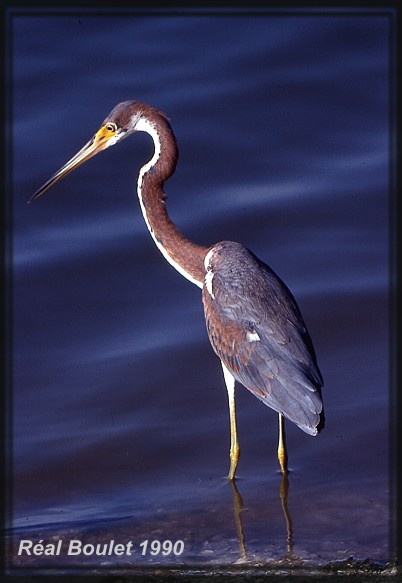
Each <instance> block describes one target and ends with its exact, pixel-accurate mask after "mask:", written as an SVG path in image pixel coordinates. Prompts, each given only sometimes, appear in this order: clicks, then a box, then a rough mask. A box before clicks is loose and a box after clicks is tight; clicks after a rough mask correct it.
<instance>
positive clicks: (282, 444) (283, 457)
mask: <svg viewBox="0 0 402 583" xmlns="http://www.w3.org/2000/svg"><path fill="white" fill-rule="evenodd" d="M278 460H279V465H280V466H281V472H282V474H283V475H284V476H286V475H287V473H288V452H287V449H286V435H285V419H284V417H283V415H282V414H281V413H279V443H278Z"/></svg>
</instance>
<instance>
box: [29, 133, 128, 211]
mask: <svg viewBox="0 0 402 583" xmlns="http://www.w3.org/2000/svg"><path fill="white" fill-rule="evenodd" d="M119 137H120V136H119V134H118V133H117V132H116V130H115V129H111V126H110V125H103V126H102V127H101V128H100V129H99V130H98V131H97V132H96V134H95V135H94V137H93V138H92V140H89V142H88V143H87V144H85V146H84V147H83V148H81V150H80V151H79V152H77V154H75V156H73V157H72V158H71V160H69V161H68V162H67V163H66V164H64V166H62V167H61V168H60V170H57V172H55V173H54V174H53V176H51V177H50V178H49V180H47V181H46V182H45V183H44V184H43V185H42V186H41V187H40V188H39V189H38V190H37V191H36V192H35V194H34V195H33V196H31V198H30V199H29V201H28V202H31V201H32V200H35V199H36V198H38V197H39V196H41V195H42V194H43V193H44V192H46V191H47V190H49V188H50V187H51V186H53V184H55V183H56V182H58V181H59V180H61V179H62V178H64V176H67V174H69V173H70V172H72V171H73V170H75V169H76V168H78V166H81V164H83V163H84V162H86V161H87V160H89V159H90V158H92V156H95V154H98V153H99V152H102V151H103V150H105V149H106V148H107V147H108V146H112V145H113V144H114V143H115V142H116V141H117V139H118V138H119Z"/></svg>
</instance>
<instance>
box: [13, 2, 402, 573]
mask: <svg viewBox="0 0 402 583" xmlns="http://www.w3.org/2000/svg"><path fill="white" fill-rule="evenodd" d="M390 23H391V21H390V18H389V16H388V15H387V13H386V12H382V13H368V14H365V13H364V12H361V13H359V14H348V13H342V14H334V13H329V12H328V13H326V12H325V11H323V12H320V13H308V12H306V13H303V12H301V11H298V12H297V13H292V12H288V13H285V12H283V13H282V12H269V11H267V12H266V13H264V14H261V13H259V14H258V15H257V14H254V15H253V14H242V13H240V14H231V13H226V14H173V13H170V14H158V13H154V14H145V13H135V12H132V13H124V14H123V13H105V14H103V15H102V14H98V13H91V12H87V13H84V12H82V13H75V12H71V13H59V12H54V13H41V12H40V11H36V12H35V11H33V12H31V13H18V12H14V13H13V15H12V18H11V19H10V28H9V32H10V34H11V33H12V37H11V40H12V43H11V44H12V54H11V55H10V63H11V64H12V80H11V81H12V85H11V89H12V91H11V92H10V99H11V102H12V103H11V105H12V116H13V117H12V123H13V152H12V154H13V174H12V181H13V192H12V196H11V195H10V197H9V200H10V208H9V211H10V212H9V215H8V216H9V219H10V223H9V227H10V243H11V254H12V255H11V256H12V297H11V298H10V300H12V304H11V303H10V306H11V305H12V319H11V323H12V335H10V342H11V340H12V345H11V346H10V348H11V349H12V357H11V364H12V368H11V372H12V386H11V391H10V396H11V397H12V415H11V419H10V420H11V431H10V434H11V436H12V462H13V464H12V466H11V467H12V481H11V485H12V495H13V497H12V503H10V508H9V510H10V516H9V518H10V524H9V526H10V532H13V534H14V550H13V556H12V559H11V565H12V566H13V567H14V568H19V569H28V570H29V569H37V568H39V567H41V568H43V569H45V570H48V569H56V570H59V571H60V572H66V573H68V572H69V570H70V569H72V568H73V567H77V566H82V565H85V566H87V567H88V568H89V569H90V570H95V571H102V569H103V571H102V572H107V571H108V570H109V569H111V568H112V567H114V566H125V567H128V568H130V566H133V565H137V566H138V565H140V566H141V565H144V566H145V565H153V564H156V563H158V564H162V565H164V564H167V565H179V564H181V565H195V564H218V563H219V564H232V563H235V562H236V561H239V560H241V561H244V562H247V561H250V562H253V561H258V562H267V563H270V562H272V561H277V560H281V559H284V558H286V559H288V560H289V561H294V562H295V563H298V562H299V563H300V564H311V563H314V564H320V563H325V562H328V561H334V560H343V559H346V558H348V557H351V556H353V557H354V558H355V559H360V560H363V559H366V558H369V559H372V560H375V561H380V562H382V561H388V560H389V559H391V558H392V547H391V545H390V532H391V531H390V527H391V516H392V505H391V506H390V503H391V502H392V484H391V480H390V468H389V460H390V455H389V454H390V443H391V453H392V441H390V436H389V424H390V419H389V410H390V403H391V402H390V399H391V398H392V392H390V377H389V353H390V345H389V338H390V334H389V333H390V330H389V322H390V318H389V309H390V306H389V278H390V273H389V269H390V265H391V263H390V247H389V242H390V237H389V232H390V216H391V210H392V209H391V206H390V204H391V201H392V197H391V192H390V180H389V160H390V151H389V144H390V127H389V123H390V122H389V120H390V119H391V117H390V115H389V112H390V110H389V107H390V104H392V102H391V101H390V79H391V77H392V71H391V69H390V50H392V43H390V40H392V39H391V36H390V35H391V28H390ZM390 47H391V49H390ZM127 99H137V100H140V101H145V102H147V103H150V104H152V105H154V106H156V107H158V108H160V109H162V110H163V111H165V112H166V113H167V114H168V115H169V116H170V118H171V122H172V125H173V128H174V131H175V134H176V136H177V139H178V143H179V148H180V159H179V163H178V167H177V171H176V173H175V175H174V177H172V178H171V180H169V182H168V183H167V185H166V192H167V194H168V197H169V198H168V201H167V203H168V208H169V212H170V214H171V216H172V218H173V220H174V221H175V223H176V224H177V225H178V226H179V228H180V229H181V230H182V231H183V232H185V234H186V235H188V236H189V237H190V238H192V239H193V240H196V241H197V242H200V243H202V244H205V245H209V244H211V243H213V242H216V241H219V240H223V239H234V240H238V241H241V242H242V243H243V244H244V245H246V246H248V247H250V248H251V249H252V250H253V251H254V252H255V253H256V254H257V255H258V256H259V257H260V258H261V259H263V260H264V261H266V262H267V263H268V264H269V265H270V266H271V267H272V268H273V269H274V270H275V271H276V272H277V273H278V274H279V275H280V276H281V277H282V278H283V279H284V280H285V281H286V283H287V284H288V286H289V287H290V288H291V290H292V291H293V293H294V295H295V296H296V298H297V300H298V302H299V305H300V307H301V309H302V312H303V314H304V317H305V320H306V322H307V324H308V326H309V329H310V332H311V335H312V337H313V340H314V344H315V348H316V352H317V356H318V361H319V364H320V368H321V370H322V373H323V376H324V381H325V385H324V389H323V397H324V403H325V409H326V427H325V429H324V431H323V432H322V433H321V434H320V435H319V436H318V437H316V438H312V437H311V436H308V435H306V434H304V433H303V432H302V431H300V430H299V429H298V428H297V427H296V426H293V425H291V424H289V423H288V424H287V439H288V447H289V455H290V469H291V472H290V475H289V484H288V492H287V496H286V484H281V477H280V474H279V473H278V462H277V458H276V447H277V415H276V414H275V413H274V412H273V411H271V410H270V409H268V408H266V407H264V406H263V405H262V404H261V403H260V402H259V401H258V400H257V399H255V398H254V397H253V396H252V395H251V394H249V393H248V392H247V391H246V390H245V389H243V387H241V386H239V387H238V391H237V403H238V426H239V427H238V428H239V434H240V443H241V447H242V455H241V459H240V463H239V468H238V480H237V482H236V486H237V490H236V489H232V488H231V486H230V485H229V484H228V483H227V482H226V480H225V476H226V474H227V471H228V463H229V459H228V448H229V420H228V408H227V397H226V390H225V385H224V381H223V378H222V374H221V368H220V364H219V361H218V359H217V358H216V356H215V355H214V354H213V352H212V349H211V347H210V345H209V342H208V338H207V335H206V330H205V325H204V317H203V310H202V303H201V297H200V290H199V289H198V288H196V287H195V286H192V285H191V284H190V283H189V282H188V281H186V280H185V279H183V278H182V277H181V276H180V275H179V274H178V273H176V272H175V271H174V270H173V269H172V267H171V266H169V265H168V264H167V263H166V261H165V260H164V259H163V257H162V256H161V255H160V253H159V251H158V250H157V249H156V247H155V246H154V243H153V241H152V239H151V237H150V236H149V234H148V232H147V229H146V226H145V223H144V221H143V218H142V216H141V213H140V208H139V204H138V201H137V199H136V194H135V189H136V178H137V175H138V171H139V168H140V167H141V166H142V165H143V164H144V163H145V162H146V161H147V160H149V158H150V157H151V155H152V144H151V142H150V140H149V138H148V137H147V136H146V135H145V134H139V135H137V136H136V137H134V138H131V139H130V140H127V141H125V142H123V143H122V144H121V145H119V146H118V147H116V148H111V149H110V150H108V151H107V152H105V153H104V154H102V155H101V156H99V157H97V158H94V159H93V160H91V161H90V162H88V164H86V165H85V166H82V167H81V168H80V169H79V170H77V171H76V172H75V173H73V174H71V175H70V176H68V177H67V178H66V179H65V180H63V181H62V182H60V183H59V184H57V185H56V186H55V187H54V188H53V189H52V191H49V193H47V194H46V195H45V196H44V197H43V198H40V199H39V200H37V201H35V202H34V203H32V204H30V205H27V204H26V203H27V200H28V199H29V197H30V196H31V195H32V194H33V192H34V191H35V190H36V189H37V188H38V187H39V186H40V185H41V184H42V183H43V182H44V181H45V180H46V179H47V178H48V177H49V176H50V175H51V174H52V173H53V172H54V171H55V170H57V169H58V168H59V167H60V166H61V165H62V164H63V163H64V162H65V161H67V159H68V158H70V157H71V155H72V154H74V153H75V152H76V151H77V150H78V149H79V148H80V147H81V146H82V145H83V144H84V143H85V142H86V141H87V140H88V139H89V138H90V137H91V136H92V135H93V133H94V132H95V130H96V129H97V128H98V126H99V124H100V122H101V121H102V120H103V119H104V117H105V116H106V114H107V113H108V112H109V111H110V110H111V109H112V107H113V106H114V105H115V104H116V103H118V102H120V101H124V100H127ZM11 529H12V530H11ZM288 538H290V540H289V541H288V540H287V539H288ZM71 539H74V540H80V541H81V542H82V544H94V545H95V544H96V543H110V541H111V540H114V541H115V542H116V544H117V543H121V544H127V543H128V541H132V543H133V546H132V549H133V553H132V554H131V555H128V554H127V553H126V554H123V555H119V556H118V555H116V554H113V553H112V554H111V555H109V556H95V555H91V554H90V552H89V551H90V547H88V555H84V554H82V553H81V554H80V555H74V556H73V555H68V554H67V549H68V544H69V541H70V540H71ZM21 540H32V541H33V542H34V543H36V542H38V541H39V540H42V541H44V544H50V543H52V544H56V543H57V541H58V540H62V548H61V551H60V555H58V556H56V555H46V556H45V555H44V554H42V555H39V554H38V555H30V556H29V555H27V554H23V555H18V548H19V544H20V541H21ZM144 540H149V541H152V540H159V541H164V540H171V541H173V542H175V541H177V540H182V541H183V542H184V551H183V552H182V553H181V554H180V555H179V556H176V555H174V554H172V553H170V554H168V553H166V554H165V555H164V554H162V552H161V553H159V554H151V553H150V547H148V551H147V552H146V553H145V554H142V550H143V549H144V547H140V544H141V543H142V542H143V541H144ZM49 552H50V551H49Z"/></svg>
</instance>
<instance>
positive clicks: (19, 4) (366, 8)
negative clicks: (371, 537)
mask: <svg viewBox="0 0 402 583" xmlns="http://www.w3.org/2000/svg"><path fill="white" fill-rule="evenodd" d="M401 9H402V2H401V1H400V0H383V1H378V0H369V1H367V2H364V1H362V0H354V1H350V2H345V1H343V0H339V1H335V0H334V1H332V2H330V1H326V0H310V1H309V2H305V3H304V2H301V1H298V0H285V1H284V2H281V1H280V0H266V1H265V2H263V1H262V2H250V3H247V2H243V3H240V4H238V3H236V5H234V4H233V2H228V1H226V2H225V1H220V2H219V3H214V2H197V3H196V4H191V7H190V4H188V5H187V6H186V7H184V6H183V5H182V4H180V3H168V4H166V3H164V2H154V1H153V0H149V1H148V2H133V4H131V3H127V4H125V3H124V2H123V3H119V4H118V5H114V6H113V5H112V2H110V5H106V6H105V5H103V6H102V7H100V6H99V3H98V2H95V1H94V0H92V1H91V0H86V1H85V2H79V1H74V0H69V1H68V2H64V3H63V5H58V6H57V5H54V4H53V5H52V4H51V3H50V4H48V3H46V2H41V3H40V4H39V5H37V6H35V5H32V4H30V3H29V0H25V1H18V0H16V1H14V2H13V1H12V0H3V2H2V6H1V13H0V18H1V31H2V48H3V55H4V57H3V59H2V63H1V73H2V75H1V79H2V82H3V83H2V87H3V108H2V118H3V124H2V127H3V155H2V156H1V162H0V163H1V168H0V170H1V171H2V172H1V176H2V178H3V180H2V182H3V184H2V186H3V193H4V196H2V197H0V221H1V234H2V237H1V249H0V257H1V287H0V289H1V292H2V293H1V296H0V297H1V312H0V314H1V315H0V323H1V332H2V335H3V347H4V349H3V351H2V352H1V357H0V369H1V375H2V381H3V383H2V390H1V391H0V410H1V412H2V413H3V420H2V421H3V423H2V425H1V428H2V435H1V437H2V439H1V445H2V447H1V448H0V468H1V471H2V474H1V476H0V495H1V506H0V520H1V523H2V525H5V518H6V503H7V500H8V499H9V496H8V494H9V492H7V484H8V482H7V469H6V463H5V462H6V457H7V447H8V445H7V444H8V441H9V432H8V423H9V419H10V415H9V414H10V410H7V409H6V406H7V400H6V391H7V388H8V387H10V383H11V381H12V379H11V378H10V373H9V368H8V367H7V361H8V353H7V346H8V347H10V346H11V345H12V337H11V331H12V326H11V323H12V322H11V314H12V303H11V301H12V294H11V293H10V292H11V281H10V272H9V269H8V267H9V265H10V263H9V261H10V257H11V249H10V240H9V239H8V238H7V231H6V229H7V225H9V224H11V221H10V219H11V216H10V212H11V211H10V208H9V205H8V204H7V193H9V192H12V189H11V184H10V177H11V175H12V173H11V171H10V170H11V168H12V158H11V147H10V144H11V139H12V127H11V124H10V122H11V120H12V110H11V98H10V85H9V82H10V78H11V71H10V67H11V65H10V63H9V62H7V60H6V56H7V55H10V54H12V52H11V42H12V39H10V36H9V30H8V24H9V18H11V17H12V15H13V14H18V15H22V14H38V13H40V14H41V15H45V14H52V15H54V14H55V13H56V12H57V13H58V14H69V15H72V14H77V13H78V14H82V15H83V14H86V15H92V14H94V13H96V14H97V15H102V14H104V15H109V14H110V12H111V11H113V12H114V13H115V14H117V15H119V16H121V15H124V14H133V13H134V12H136V13H137V14H138V13H140V14H141V13H142V14H143V15H144V16H149V15H150V14H159V15H172V16H178V15H183V14H185V15H186V14H192V15H194V16H201V15H206V14H209V13H211V12H213V13H214V14H226V15H228V14H232V15H233V14H238V15H239V16H242V17H244V16H246V15H247V13H248V14H250V15H251V16H256V15H258V14H261V15H262V14H266V13H267V11H270V12H271V11H275V12H276V11H277V13H278V15H279V14H284V13H288V12H289V11H291V12H292V13H293V14H295V15H296V14H301V13H303V14H306V12H309V13H310V14H311V15H313V14H322V13H323V11H325V12H326V13H328V12H332V11H333V12H336V13H337V14H339V15H341V14H347V15H349V16H350V15H352V14H353V13H356V14H359V15H361V14H362V13H366V14H367V13H370V11H375V15H376V16H378V15H379V14H381V13H382V14H386V15H388V16H389V17H390V21H391V23H392V26H393V39H392V40H391V43H392V46H390V48H389V50H390V55H391V57H392V62H391V68H392V70H391V71H390V75H389V78H390V80H391V87H390V99H391V103H390V107H389V124H390V128H391V136H390V144H389V146H390V152H391V157H390V168H389V176H390V184H391V185H392V186H391V190H392V191H393V199H392V200H391V201H390V203H391V207H390V208H391V212H390V214H391V224H390V232H389V245H390V260H391V266H390V273H391V281H390V282H389V294H390V297H389V300H390V322H389V324H390V338H389V342H390V351H389V358H390V363H389V370H390V383H391V387H394V391H392V390H391V391H390V412H389V418H390V429H389V439H390V448H389V455H390V468H391V471H390V476H389V479H390V487H391V508H390V515H391V516H393V517H394V521H393V524H392V525H391V533H390V535H391V541H390V548H391V551H392V554H393V556H395V558H396V559H395V561H393V562H392V563H391V564H389V565H386V566H382V567H381V566H379V565H378V570H377V571H375V565H374V564H367V565H364V564H360V565H359V564H354V565H352V564H350V563H349V564H348V563H347V562H345V563H341V564H339V563H338V564H337V563H335V564H333V565H331V564H329V565H327V566H326V567H324V568H317V569H316V571H314V572H312V571H311V570H310V572H309V573H307V572H305V571H294V570H286V568H283V569H281V571H280V572H278V571H275V569H267V568H266V567H265V568H261V569H259V568H256V567H252V568H247V567H245V566H241V567H240V566H239V567H238V566H236V565H233V566H232V567H229V568H228V567H227V566H226V567H224V568H222V569H220V568H219V567H216V566H214V567H205V568H203V567H202V566H200V567H199V568H196V567H191V566H190V567H184V568H174V569H172V568H170V567H166V568H163V567H162V568H157V572H155V568H154V567H152V568H141V569H136V568H135V567H134V568H133V570H132V573H130V574H129V575H127V574H125V573H122V574H121V575H118V574H116V575H101V576H99V577H98V576H93V575H91V574H88V575H86V574H85V573H83V571H82V570H80V574H79V575H78V576H77V577H76V578H77V580H81V579H82V578H83V577H84V578H85V579H90V580H92V581H94V582H97V581H105V582H106V581H107V582H110V583H112V582H115V583H119V582H122V581H133V582H134V581H150V582H151V581H181V582H183V583H187V582H190V581H191V582H194V583H195V582H196V581H201V579H205V578H206V577H207V578H208V580H209V581H212V582H215V581H219V582H226V581H227V582H228V581H249V580H250V581H251V580H256V581H258V582H259V581H268V580H275V581H276V580H278V581H281V582H283V583H287V582H290V581H292V582H295V583H296V582H297V581H300V582H301V581H307V579H309V580H310V579H311V580H315V581H316V580H323V579H325V580H326V578H327V577H328V576H330V577H331V580H332V581H336V582H339V583H340V582H343V581H345V582H346V581H373V583H374V582H378V581H387V580H389V578H390V577H393V576H396V577H397V579H396V580H398V579H399V577H401V578H402V571H401V570H400V568H401V560H402V529H401V522H402V521H401V518H402V507H401V498H400V495H399V484H400V481H399V476H400V469H401V461H400V453H401V449H400V448H399V447H398V445H399V443H400V441H401V438H402V429H401V423H400V422H399V419H400V415H399V413H400V411H401V402H402V397H401V395H400V390H399V379H400V378H401V361H402V359H400V358H399V354H400V348H401V336H400V328H399V326H398V325H397V324H398V323H399V322H398V315H399V310H398V300H399V297H398V294H399V290H400V289H401V287H400V276H399V274H400V257H401V255H400V252H399V249H400V248H401V244H402V240H401V239H402V238H401V235H400V232H399V228H398V227H399V223H398V218H399V216H400V211H401V200H400V198H401V197H400V196H399V194H402V193H400V177H399V170H400V168H401V167H402V159H401V152H400V148H399V139H400V136H401V135H402V124H401V115H400V105H399V103H400V101H401V93H400V91H399V85H400V80H401V78H402V67H401V60H402V43H401V38H400V34H401V30H402V28H401V24H402V16H401ZM7 43H8V46H7ZM9 349H10V348H9ZM3 532H4V530H3ZM1 544H2V548H1V549H0V561H1V562H0V577H1V579H0V580H1V581H11V580H13V579H14V577H17V578H18V581H21V583H25V582H26V583H28V582H29V581H37V580H40V581H41V580H43V579H44V578H48V577H50V580H51V581H60V582H61V581H71V579H75V576H74V573H73V571H72V573H71V575H68V576H54V575H51V574H50V573H49V574H48V573H44V572H41V573H40V574H38V575H29V576H28V575H25V574H23V573H21V575H19V574H17V573H16V574H15V575H14V574H13V575H5V571H4V568H5V564H3V562H2V561H3V559H2V558H4V557H5V551H6V548H5V544H4V538H2V539H1ZM373 566H374V568H373ZM398 575H399V577H398Z"/></svg>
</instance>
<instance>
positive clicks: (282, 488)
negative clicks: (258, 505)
mask: <svg viewBox="0 0 402 583" xmlns="http://www.w3.org/2000/svg"><path fill="white" fill-rule="evenodd" d="M229 484H230V486H231V488H232V495H233V514H234V520H235V524H236V530H237V538H238V542H239V551H240V557H239V561H238V562H242V563H243V562H246V561H248V556H247V547H246V537H245V534H244V527H243V520H242V516H241V513H242V512H243V510H244V502H243V498H242V496H241V494H240V492H239V490H238V488H237V484H236V480H231V481H230V482H229ZM288 494H289V476H288V474H282V478H281V482H280V485H279V498H280V501H281V506H282V510H283V515H284V519H285V525H286V548H287V552H286V555H285V556H284V559H287V560H292V559H294V558H295V557H294V553H293V523H292V517H291V515H290V511H289V506H288Z"/></svg>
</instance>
